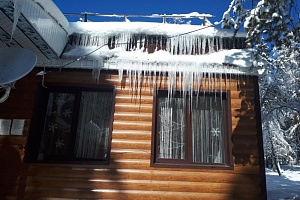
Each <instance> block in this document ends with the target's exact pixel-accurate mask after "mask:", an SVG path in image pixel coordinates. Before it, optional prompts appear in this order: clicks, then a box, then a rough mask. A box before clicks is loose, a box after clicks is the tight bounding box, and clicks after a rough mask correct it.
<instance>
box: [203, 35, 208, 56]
mask: <svg viewBox="0 0 300 200" xmlns="http://www.w3.org/2000/svg"><path fill="white" fill-rule="evenodd" d="M206 40H207V39H206V38H203V39H202V54H205V49H206Z"/></svg>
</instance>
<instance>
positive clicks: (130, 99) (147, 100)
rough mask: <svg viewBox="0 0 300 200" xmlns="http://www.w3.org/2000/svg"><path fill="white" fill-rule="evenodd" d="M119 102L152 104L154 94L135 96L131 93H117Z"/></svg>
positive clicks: (117, 101)
mask: <svg viewBox="0 0 300 200" xmlns="http://www.w3.org/2000/svg"><path fill="white" fill-rule="evenodd" d="M118 103H135V104H152V103H153V97H152V96H138V97H137V98H136V97H135V96H131V95H116V104H118Z"/></svg>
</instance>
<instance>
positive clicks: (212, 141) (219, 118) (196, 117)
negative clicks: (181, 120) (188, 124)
mask: <svg viewBox="0 0 300 200" xmlns="http://www.w3.org/2000/svg"><path fill="white" fill-rule="evenodd" d="M222 105H223V104H222V100H221V97H216V96H208V95H207V96H199V97H198V98H197V97H194V98H193V101H192V151H193V152H192V158H193V162H201V163H224V162H225V158H224V121H223V115H224V113H223V106H222Z"/></svg>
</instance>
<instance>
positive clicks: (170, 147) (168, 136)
mask: <svg viewBox="0 0 300 200" xmlns="http://www.w3.org/2000/svg"><path fill="white" fill-rule="evenodd" d="M158 158H171V159H184V158H185V101H184V99H183V98H172V99H168V98H167V97H165V98H160V100H159V131H158Z"/></svg>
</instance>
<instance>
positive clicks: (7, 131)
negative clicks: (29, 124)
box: [0, 119, 25, 135]
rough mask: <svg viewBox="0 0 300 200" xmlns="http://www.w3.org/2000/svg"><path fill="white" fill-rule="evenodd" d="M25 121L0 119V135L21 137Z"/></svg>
mask: <svg viewBox="0 0 300 200" xmlns="http://www.w3.org/2000/svg"><path fill="white" fill-rule="evenodd" d="M24 125H25V119H0V135H23V130H24Z"/></svg>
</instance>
